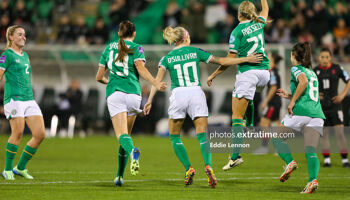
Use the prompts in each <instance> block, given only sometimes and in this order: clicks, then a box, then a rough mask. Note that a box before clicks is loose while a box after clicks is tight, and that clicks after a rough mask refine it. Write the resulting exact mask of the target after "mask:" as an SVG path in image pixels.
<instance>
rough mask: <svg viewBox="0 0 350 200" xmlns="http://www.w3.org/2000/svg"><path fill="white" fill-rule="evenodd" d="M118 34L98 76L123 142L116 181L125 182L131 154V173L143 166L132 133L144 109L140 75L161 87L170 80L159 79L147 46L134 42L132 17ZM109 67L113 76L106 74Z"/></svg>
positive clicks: (102, 57)
mask: <svg viewBox="0 0 350 200" xmlns="http://www.w3.org/2000/svg"><path fill="white" fill-rule="evenodd" d="M118 36H119V40H118V41H114V42H112V43H110V44H109V45H107V47H106V48H105V50H104V51H103V53H102V56H101V59H100V63H99V69H98V72H97V75H96V80H97V81H98V82H100V83H103V84H107V87H106V96H107V106H108V110H109V113H110V116H111V119H112V124H113V127H114V131H115V134H116V136H117V138H118V140H119V144H120V147H119V154H118V172H117V176H116V178H115V180H114V182H115V184H116V185H117V186H121V185H122V184H123V175H124V170H125V167H126V165H127V162H128V159H129V155H130V156H131V162H130V172H131V174H132V175H137V174H138V171H139V168H140V167H139V156H140V149H139V148H135V147H134V144H133V141H132V139H131V137H130V135H131V131H132V128H133V125H134V122H135V119H136V114H138V113H140V112H142V110H140V105H141V86H140V83H139V75H141V77H143V78H144V79H146V80H147V81H149V82H150V83H152V85H154V86H155V87H156V88H157V89H158V90H164V89H165V88H166V84H165V83H164V82H162V83H161V82H160V81H156V80H155V79H154V78H153V77H152V75H151V74H150V73H149V71H148V70H147V68H146V67H145V62H146V59H145V55H144V50H143V48H142V47H141V45H139V44H136V43H134V42H133V40H134V39H135V36H136V29H135V25H134V24H133V23H132V22H130V21H123V22H121V23H120V25H119V32H118ZM107 70H109V79H107V78H106V77H104V75H105V74H106V72H107Z"/></svg>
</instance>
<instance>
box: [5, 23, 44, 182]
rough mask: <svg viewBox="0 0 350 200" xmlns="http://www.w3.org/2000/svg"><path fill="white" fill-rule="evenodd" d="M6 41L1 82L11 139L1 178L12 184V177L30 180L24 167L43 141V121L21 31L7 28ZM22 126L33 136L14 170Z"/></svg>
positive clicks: (20, 29)
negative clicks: (3, 85) (2, 83)
mask: <svg viewBox="0 0 350 200" xmlns="http://www.w3.org/2000/svg"><path fill="white" fill-rule="evenodd" d="M6 39H7V45H6V48H5V51H4V52H3V53H2V54H1V57H0V79H2V77H3V76H4V75H5V79H6V82H5V94H4V110H5V115H6V118H7V119H8V120H9V122H10V126H11V136H10V138H9V140H8V143H7V145H6V161H5V170H4V171H3V172H2V176H3V177H4V178H5V179H6V180H15V178H14V174H15V175H20V176H23V177H24V178H26V179H33V176H31V175H30V174H29V173H28V170H27V168H26V166H27V163H28V161H29V160H30V159H31V158H32V157H33V156H34V154H35V153H36V151H37V149H38V147H39V145H40V143H41V142H42V141H43V140H44V138H45V127H44V120H43V117H42V113H41V110H40V108H39V106H38V104H37V103H36V102H35V100H34V95H33V90H32V86H31V66H30V60H29V56H28V54H27V53H26V52H24V51H23V48H24V46H25V44H26V33H25V30H24V28H23V27H21V26H18V25H15V26H10V27H9V28H7V32H6ZM25 123H26V124H27V125H28V127H29V129H30V131H31V132H32V138H31V139H30V140H29V142H28V143H27V145H26V146H25V147H24V150H23V153H22V155H21V157H20V159H19V162H18V164H17V166H15V167H14V168H13V160H14V158H15V156H16V153H17V150H18V145H19V144H20V141H21V138H22V135H23V131H24V126H25Z"/></svg>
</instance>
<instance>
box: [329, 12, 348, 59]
mask: <svg viewBox="0 0 350 200" xmlns="http://www.w3.org/2000/svg"><path fill="white" fill-rule="evenodd" d="M333 33H334V37H335V40H336V46H337V48H338V51H339V54H340V56H341V57H344V56H345V47H346V46H347V45H349V33H350V32H349V28H348V27H347V26H346V22H345V20H344V19H343V18H340V19H338V21H337V26H336V27H334V29H333Z"/></svg>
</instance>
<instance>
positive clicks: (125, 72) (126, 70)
mask: <svg viewBox="0 0 350 200" xmlns="http://www.w3.org/2000/svg"><path fill="white" fill-rule="evenodd" d="M113 54H114V52H113V51H111V52H110V53H109V59H108V64H107V65H108V68H109V70H110V71H111V73H112V74H117V75H118V76H128V75H129V67H128V61H129V56H128V55H126V56H125V57H124V60H123V62H120V61H117V62H114V61H115V60H116V59H117V57H118V53H116V54H115V58H113ZM113 62H114V64H115V66H117V67H122V68H123V72H119V71H117V72H114V71H113V67H112V63H113Z"/></svg>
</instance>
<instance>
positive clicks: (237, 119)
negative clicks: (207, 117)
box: [222, 97, 249, 171]
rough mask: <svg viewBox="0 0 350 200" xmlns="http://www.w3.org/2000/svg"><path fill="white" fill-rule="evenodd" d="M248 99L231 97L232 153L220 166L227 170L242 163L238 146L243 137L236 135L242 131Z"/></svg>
mask: <svg viewBox="0 0 350 200" xmlns="http://www.w3.org/2000/svg"><path fill="white" fill-rule="evenodd" d="M248 103H249V100H248V99H246V98H236V97H232V134H234V135H235V137H233V138H232V144H233V146H234V147H233V153H232V155H231V158H230V160H229V162H228V163H227V164H226V165H225V166H224V167H223V168H222V169H223V170H225V171H227V170H230V169H232V168H234V167H236V166H238V165H240V164H242V163H243V159H242V158H241V156H240V152H241V148H240V147H239V146H240V145H241V144H242V143H243V140H244V138H242V137H238V133H242V132H243V131H244V130H243V127H244V123H243V117H244V114H245V112H246V109H247V106H248Z"/></svg>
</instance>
